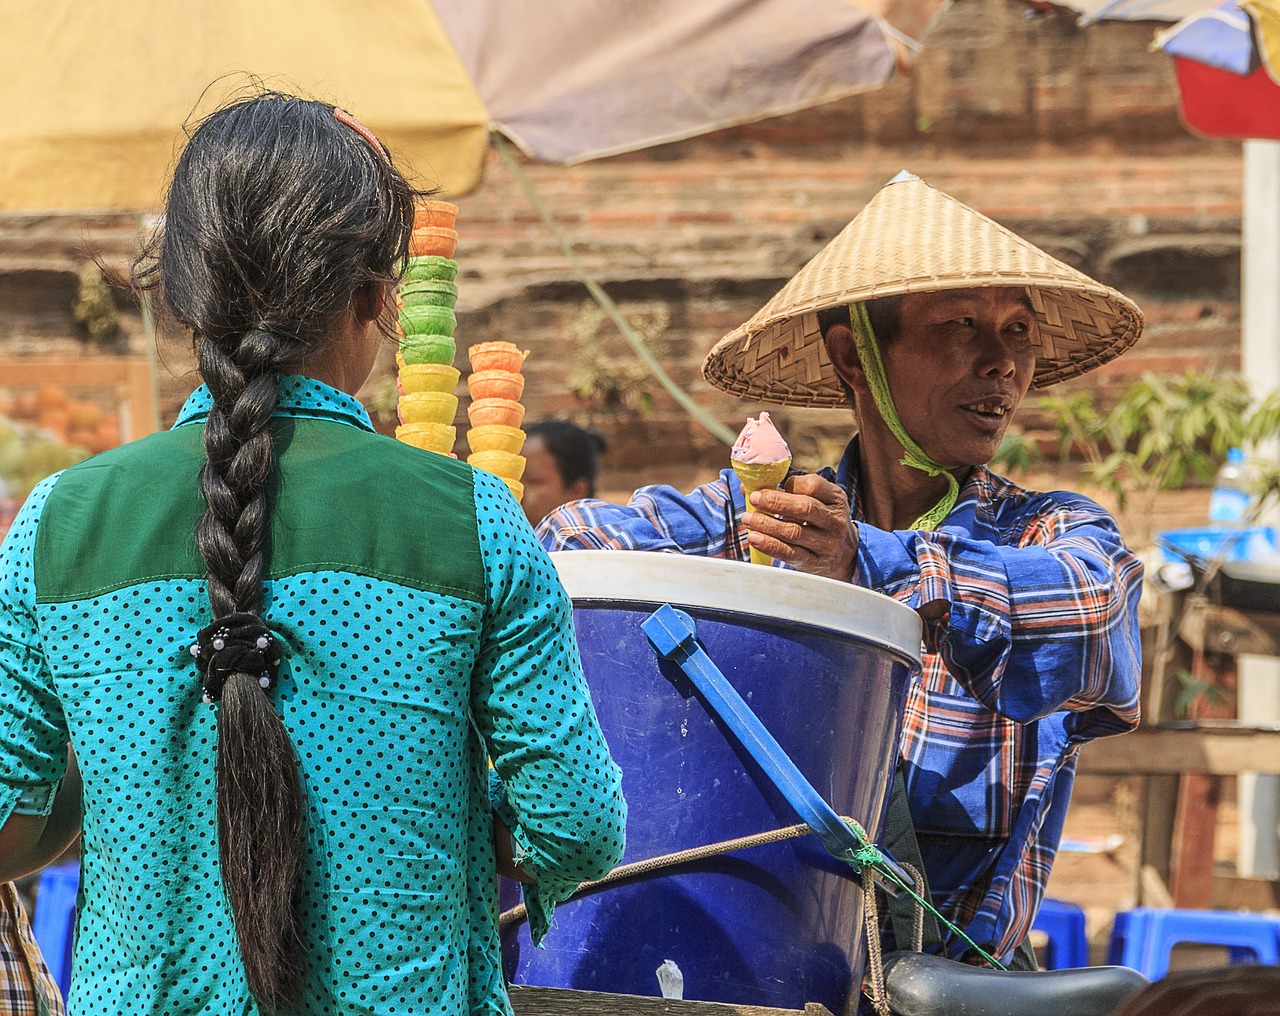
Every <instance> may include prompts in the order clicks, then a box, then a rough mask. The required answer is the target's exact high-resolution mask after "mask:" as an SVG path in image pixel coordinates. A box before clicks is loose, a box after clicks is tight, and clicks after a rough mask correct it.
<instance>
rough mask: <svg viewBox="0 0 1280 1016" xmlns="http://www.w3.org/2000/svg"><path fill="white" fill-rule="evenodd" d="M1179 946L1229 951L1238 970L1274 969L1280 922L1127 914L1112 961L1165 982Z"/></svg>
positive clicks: (1256, 917) (1214, 913)
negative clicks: (1243, 966)
mask: <svg viewBox="0 0 1280 1016" xmlns="http://www.w3.org/2000/svg"><path fill="white" fill-rule="evenodd" d="M1179 943H1195V944H1198V945H1218V946H1224V947H1225V948H1226V949H1227V952H1228V955H1229V956H1230V959H1231V963H1232V965H1235V964H1238V963H1264V964H1268V965H1274V964H1277V963H1280V918H1277V917H1269V916H1267V915H1265V914H1237V913H1235V912H1233V911H1228V910H1154V909H1150V908H1147V907H1138V908H1136V909H1134V910H1128V911H1121V912H1120V913H1118V914H1116V921H1115V925H1114V926H1113V928H1112V930H1111V945H1110V948H1109V950H1108V952H1107V962H1108V963H1118V964H1120V965H1122V966H1126V967H1133V968H1134V969H1135V970H1137V971H1139V972H1140V973H1143V974H1146V976H1147V977H1149V978H1150V979H1151V980H1153V981H1155V980H1159V979H1160V978H1161V977H1164V976H1165V975H1166V974H1167V973H1168V972H1169V956H1170V954H1171V953H1172V952H1173V947H1174V946H1176V945H1178V944H1179Z"/></svg>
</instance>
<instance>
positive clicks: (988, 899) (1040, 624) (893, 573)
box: [537, 440, 1142, 958]
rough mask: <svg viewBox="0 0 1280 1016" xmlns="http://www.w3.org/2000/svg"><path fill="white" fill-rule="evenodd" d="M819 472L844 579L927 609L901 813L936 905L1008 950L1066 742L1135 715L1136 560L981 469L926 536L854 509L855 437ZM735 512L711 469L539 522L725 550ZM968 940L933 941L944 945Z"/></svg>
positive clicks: (1092, 517)
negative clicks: (851, 525)
mask: <svg viewBox="0 0 1280 1016" xmlns="http://www.w3.org/2000/svg"><path fill="white" fill-rule="evenodd" d="M821 475H822V476H824V477H825V478H826V479H829V480H833V481H834V482H835V483H838V484H839V485H840V486H841V487H843V488H844V489H845V491H846V492H848V494H849V503H850V507H851V514H852V517H853V519H854V520H856V521H857V522H858V524H859V526H858V528H859V533H860V537H861V544H860V547H859V550H858V556H857V561H856V564H855V571H854V576H853V581H854V582H855V583H857V584H858V585H861V586H865V587H867V588H870V589H875V590H877V591H879V592H881V593H884V594H886V595H888V596H891V597H893V598H894V599H896V600H899V601H901V602H903V603H906V604H908V605H909V606H911V607H919V606H920V605H921V604H924V603H933V604H938V605H940V606H941V607H942V610H943V616H942V618H941V619H940V620H939V621H937V622H935V623H933V624H931V625H929V626H928V628H927V630H926V635H925V645H924V647H923V650H924V651H923V656H924V673H923V676H922V680H921V681H920V682H919V683H918V684H917V685H915V686H914V687H913V690H912V692H911V696H910V698H909V701H908V704H907V710H906V718H905V726H904V730H903V738H902V758H903V762H904V770H905V772H904V775H905V778H906V783H907V790H908V796H909V799H910V804H911V814H912V818H913V820H914V823H915V826H916V832H917V837H918V839H919V841H920V849H921V854H922V857H923V860H924V863H925V869H926V873H927V875H928V878H929V883H930V889H931V891H932V893H933V897H934V904H935V906H937V907H938V908H939V910H941V911H942V913H943V914H944V915H946V916H947V917H948V918H949V919H950V920H951V921H953V922H955V923H956V924H958V925H959V926H961V927H962V928H964V929H965V931H966V933H967V934H968V935H969V936H970V937H971V938H972V939H973V940H974V941H975V942H977V943H978V944H979V945H981V946H983V948H985V949H986V950H987V951H989V952H991V953H992V954H993V955H995V956H998V957H1005V956H1008V955H1009V954H1010V953H1011V952H1012V951H1013V949H1014V948H1016V947H1017V945H1018V944H1019V943H1020V942H1021V941H1022V940H1023V939H1024V938H1025V937H1026V935H1027V933H1028V932H1029V930H1030V928H1031V922H1032V920H1033V919H1034V917H1035V913H1036V910H1037V909H1038V907H1039V905H1040V900H1041V898H1042V897H1043V895H1044V887H1045V883H1046V882H1047V881H1048V878H1049V872H1050V869H1051V867H1052V865H1053V859H1054V855H1055V854H1056V852H1057V849H1058V841H1059V840H1060V839H1061V836H1062V825H1063V821H1064V819H1065V817H1066V812H1067V804H1068V801H1069V800H1070V797H1071V788H1072V784H1073V782H1074V778H1075V766H1076V757H1077V753H1078V751H1079V749H1080V746H1081V745H1082V744H1083V743H1084V742H1086V741H1088V740H1091V739H1092V738H1095V737H1100V736H1103V735H1106V734H1117V733H1121V732H1123V731H1127V730H1130V729H1132V728H1133V727H1134V726H1136V725H1137V722H1138V681H1139V674H1140V671H1141V655H1140V649H1139V637H1138V619H1137V603H1138V598H1139V595H1140V592H1141V585H1142V565H1141V562H1140V561H1139V560H1138V559H1137V557H1136V556H1135V555H1134V554H1133V553H1132V552H1131V551H1130V550H1129V549H1128V548H1127V547H1126V546H1125V545H1124V543H1123V541H1122V540H1121V538H1120V534H1119V533H1118V531H1117V529H1116V525H1115V522H1114V520H1113V519H1112V518H1111V516H1110V515H1109V514H1108V513H1107V512H1106V511H1104V510H1103V509H1102V508H1101V507H1100V506H1098V505H1097V504H1095V503H1094V502H1093V501H1091V500H1089V499H1088V498H1086V497H1083V496H1081V495H1078V494H1072V493H1068V492H1063V491H1055V492H1053V493H1034V492H1031V491H1027V490H1024V489H1022V488H1020V487H1018V486H1016V485H1014V484H1012V483H1010V482H1009V481H1007V480H1005V479H1002V478H1001V477H999V476H996V475H995V474H993V473H991V472H990V471H989V470H987V469H986V468H983V467H978V468H976V469H974V470H973V472H972V474H971V475H970V476H969V478H968V480H967V482H966V483H965V484H964V485H963V486H962V488H961V491H960V496H959V499H958V501H957V502H956V505H955V507H954V508H953V509H952V511H951V513H950V514H949V515H948V516H947V519H946V521H945V522H944V523H943V524H942V525H941V526H940V527H939V528H938V529H937V530H936V531H935V532H917V531H900V532H886V531H884V530H880V529H876V528H874V527H872V526H870V525H868V524H867V523H866V522H865V520H864V519H863V516H862V511H861V508H860V505H859V499H858V496H857V495H858V490H857V443H856V440H855V441H854V442H851V443H850V444H849V446H848V447H847V448H846V450H845V454H844V457H843V459H842V461H841V463H840V466H839V468H838V469H837V470H836V471H835V472H834V473H833V472H832V471H831V470H830V469H825V470H823V471H822V472H821ZM743 510H744V504H743V497H742V488H741V486H740V485H739V483H738V478H737V476H736V475H735V474H734V473H733V471H732V470H731V469H726V470H724V471H723V472H721V474H720V478H719V479H718V480H715V481H712V482H711V483H707V484H704V485H703V486H701V487H698V488H697V489H696V490H694V491H692V492H691V493H689V494H682V493H680V492H679V491H677V490H675V489H673V488H671V487H665V486H653V487H644V488H641V489H640V490H637V491H636V492H635V494H634V495H633V497H632V499H631V502H630V503H629V504H628V505H626V506H620V505H614V504H608V503H606V502H603V501H575V502H573V503H571V504H568V505H565V506H563V507H561V508H559V509H558V510H557V511H555V512H553V513H552V514H551V515H549V516H547V518H546V519H544V520H543V521H542V523H541V524H540V525H539V526H538V530H537V532H538V536H539V538H540V539H541V540H542V542H543V545H544V546H545V547H546V548H547V549H549V550H556V551H559V550H583V549H616V550H656V551H669V552H676V553H683V554H697V555H702V556H707V557H731V558H739V557H743V556H745V547H746V542H745V540H746V530H745V528H744V527H743V526H742V523H741V518H742V513H743ZM775 564H778V562H775ZM967 949H968V947H967V946H966V945H965V944H964V942H963V941H962V940H959V939H958V938H955V939H952V940H949V941H948V943H947V951H948V953H949V954H950V955H952V956H954V957H957V958H961V957H964V956H965V953H966V950H967Z"/></svg>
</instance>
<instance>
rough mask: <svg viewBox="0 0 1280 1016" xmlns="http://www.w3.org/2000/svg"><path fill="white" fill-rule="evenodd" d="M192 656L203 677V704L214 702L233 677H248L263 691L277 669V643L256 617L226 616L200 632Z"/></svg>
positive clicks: (243, 615) (278, 652)
mask: <svg viewBox="0 0 1280 1016" xmlns="http://www.w3.org/2000/svg"><path fill="white" fill-rule="evenodd" d="M191 655H192V656H194V657H195V661H196V666H197V667H199V668H200V673H201V674H203V675H204V700H205V701H206V702H217V701H218V700H219V699H220V698H222V686H223V685H224V684H226V681H227V678H228V677H230V676H231V675H232V674H250V675H254V676H256V677H257V678H258V684H259V685H261V687H262V688H263V689H264V690H265V689H267V688H270V687H271V685H272V684H273V683H274V682H275V679H276V673H277V671H278V670H279V668H280V659H281V655H280V640H279V639H278V638H276V636H275V635H273V634H272V633H271V629H270V628H268V627H267V626H266V624H265V623H264V622H263V620H262V618H260V617H259V616H258V615H257V614H228V615H226V617H219V618H217V619H216V620H215V621H214V622H213V623H212V624H209V625H207V626H205V627H204V628H201V629H200V631H199V632H198V633H197V634H196V640H195V642H193V643H192V644H191Z"/></svg>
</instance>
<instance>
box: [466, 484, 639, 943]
mask: <svg viewBox="0 0 1280 1016" xmlns="http://www.w3.org/2000/svg"><path fill="white" fill-rule="evenodd" d="M475 489H476V514H477V517H478V520H479V528H480V548H481V553H482V555H483V558H484V567H485V577H486V582H487V587H488V606H487V608H486V615H485V621H484V631H483V635H482V644H481V648H480V655H479V658H478V660H477V664H476V669H475V675H474V679H473V683H472V712H473V715H474V716H475V719H476V723H477V725H478V726H479V728H480V732H481V734H482V735H483V736H484V738H485V740H486V742H487V744H488V749H489V754H490V756H491V758H492V759H493V764H494V768H495V770H496V771H497V775H498V777H499V778H500V780H501V788H500V789H499V790H498V792H497V793H496V794H495V795H494V796H495V800H494V805H495V808H496V810H497V812H498V814H499V815H500V817H501V818H502V819H503V820H504V821H505V822H506V824H507V825H508V827H509V828H510V829H511V834H512V839H513V843H514V846H515V860H516V863H517V864H519V865H520V866H521V867H522V868H523V869H524V870H525V871H527V872H529V874H531V875H533V876H535V877H536V879H537V883H536V884H532V885H526V886H525V902H526V904H527V905H528V909H529V931H530V934H531V935H532V937H533V940H534V942H537V941H539V940H540V939H541V938H542V936H543V935H544V934H545V933H546V931H547V928H548V927H549V925H550V919H551V913H552V911H553V909H554V907H555V904H556V903H558V902H559V901H561V900H563V899H565V898H566V897H567V896H568V895H569V894H570V893H572V892H573V890H574V889H576V888H577V885H578V883H579V882H582V881H585V880H588V879H595V878H600V877H601V876H602V875H604V874H606V873H607V872H608V871H609V870H610V869H611V868H613V866H614V865H615V864H617V863H618V859H619V858H620V857H621V856H622V846H623V838H624V832H625V821H626V805H625V802H624V801H623V799H622V786H621V784H622V779H621V776H622V774H621V772H620V771H619V769H618V767H617V766H616V765H615V764H614V763H613V760H612V759H611V758H610V756H609V750H608V748H607V746H606V745H605V743H604V737H603V735H602V734H601V732H600V726H599V723H598V722H597V720H596V714H595V709H594V708H593V707H592V705H591V698H590V695H589V693H588V691H587V684H586V680H585V678H584V677H583V675H582V663H581V661H580V659H579V657H578V649H577V642H576V641H575V639H574V634H573V615H572V612H571V607H570V603H569V598H568V596H567V594H566V593H565V591H564V589H563V587H562V586H561V585H560V580H559V578H558V577H557V575H556V572H555V568H554V566H553V565H552V564H551V559H550V558H548V557H547V555H546V553H545V552H544V551H543V549H542V547H541V546H540V545H539V544H538V542H537V540H536V539H535V537H534V535H533V530H532V529H530V527H529V523H528V522H527V521H526V519H525V517H524V513H523V512H522V511H521V510H520V506H519V505H518V504H517V503H516V501H515V499H514V498H513V497H512V496H511V494H510V492H509V491H508V490H507V488H506V486H505V485H504V484H503V483H502V481H501V480H498V479H497V478H495V477H493V476H490V475H489V474H488V473H484V472H482V471H480V470H476V473H475Z"/></svg>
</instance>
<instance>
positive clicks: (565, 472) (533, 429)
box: [522, 420, 608, 526]
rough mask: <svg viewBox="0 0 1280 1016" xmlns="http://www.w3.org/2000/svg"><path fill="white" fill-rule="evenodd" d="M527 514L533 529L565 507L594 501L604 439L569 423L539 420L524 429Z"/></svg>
mask: <svg viewBox="0 0 1280 1016" xmlns="http://www.w3.org/2000/svg"><path fill="white" fill-rule="evenodd" d="M524 432H525V442H524V451H523V453H522V454H523V455H524V457H525V467H524V478H523V479H524V500H523V506H524V513H525V515H526V516H527V517H528V519H529V523H530V524H531V525H535V526H536V525H537V524H538V523H539V522H541V521H542V519H543V517H544V516H546V515H548V514H549V513H550V512H552V511H554V510H555V509H556V508H559V507H560V506H561V505H562V504H567V503H568V502H570V501H577V500H579V499H581V498H584V497H595V495H596V475H597V474H598V472H599V469H600V456H601V455H603V454H604V453H605V451H607V450H608V449H607V446H606V444H605V440H604V437H603V436H602V435H600V434H599V433H597V432H596V431H594V430H585V429H583V428H582V427H579V426H577V425H576V424H572V423H570V422H569V421H568V420H539V421H538V422H537V423H531V424H529V425H528V426H527V427H525V429H524Z"/></svg>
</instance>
